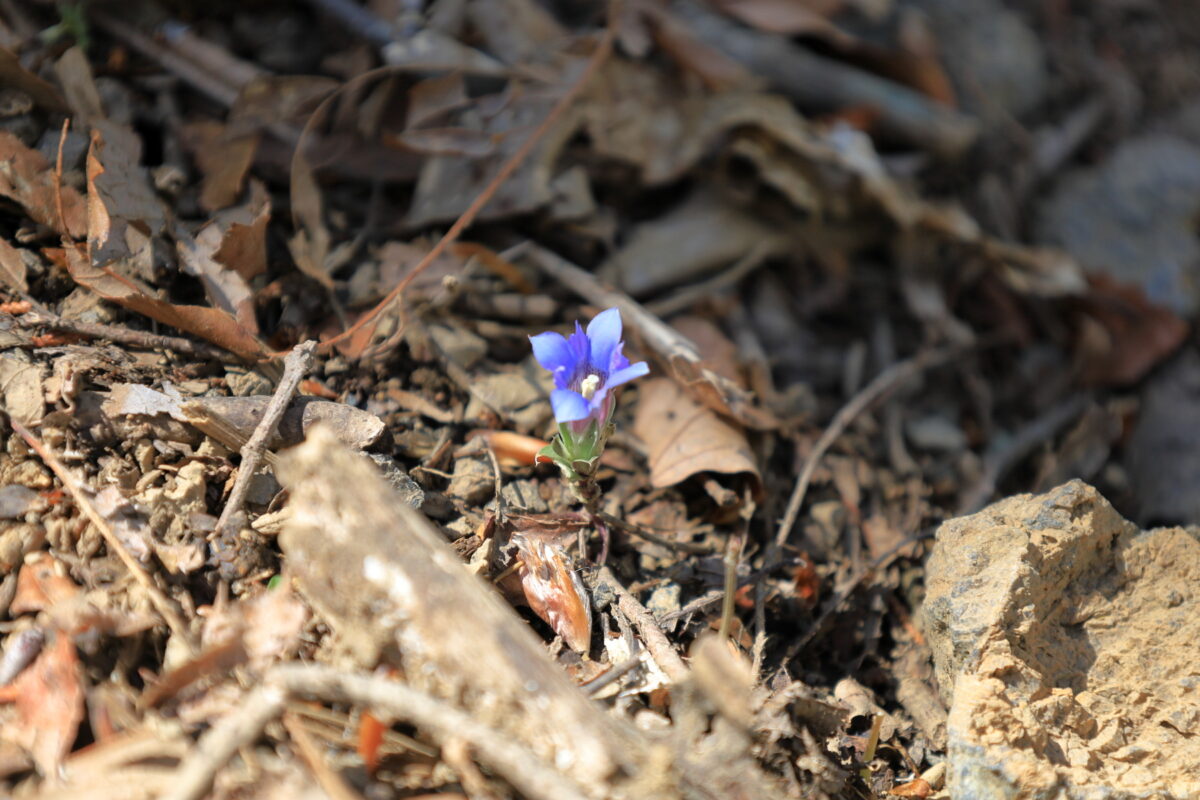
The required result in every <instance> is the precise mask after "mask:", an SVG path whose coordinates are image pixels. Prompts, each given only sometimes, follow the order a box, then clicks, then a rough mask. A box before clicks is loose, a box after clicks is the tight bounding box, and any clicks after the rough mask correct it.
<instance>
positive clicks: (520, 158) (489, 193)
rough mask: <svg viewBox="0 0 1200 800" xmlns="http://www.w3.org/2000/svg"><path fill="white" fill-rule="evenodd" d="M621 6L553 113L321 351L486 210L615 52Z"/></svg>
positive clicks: (380, 308) (397, 291)
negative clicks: (405, 271) (432, 241)
mask: <svg viewBox="0 0 1200 800" xmlns="http://www.w3.org/2000/svg"><path fill="white" fill-rule="evenodd" d="M618 6H619V3H617V2H614V3H613V4H612V5H611V6H610V7H609V22H608V25H607V26H606V27H605V29H604V34H603V35H602V36H601V37H600V42H599V44H597V45H596V50H595V52H593V53H592V57H591V58H590V59H588V63H587V66H586V67H584V69H583V73H582V74H581V75H580V76H579V79H578V80H577V81H575V83H574V84H572V85H571V88H570V89H568V90H567V91H566V93H565V94H564V95H563V96H562V97H561V98H559V100H558V102H557V103H555V105H554V108H552V109H550V113H549V114H547V115H546V118H545V119H544V120H542V124H541V125H539V126H538V127H537V129H536V130H535V131H534V132H533V133H532V134H531V135H530V136H529V138H528V139H526V140H525V142H524V143H523V144H522V145H521V147H520V148H519V149H518V150H517V152H515V153H513V154H512V155H511V156H510V157H509V159H508V161H505V162H504V165H503V166H501V167H500V170H499V171H498V172H497V173H496V177H494V178H492V180H491V182H490V183H488V185H487V186H486V187H484V189H483V191H482V192H480V193H479V195H478V196H477V197H476V198H475V200H474V201H473V202H472V203H471V205H469V206H467V210H466V211H464V212H463V213H462V215H461V216H460V217H459V218H458V219H457V220H455V222H454V224H453V225H451V226H450V229H449V230H448V231H446V233H445V234H443V235H442V238H441V239H439V240H438V242H437V244H435V245H434V246H433V249H432V250H430V251H429V252H428V253H426V254H425V257H424V258H422V259H421V260H420V261H418V262H417V265H416V266H415V267H413V268H412V269H411V270H409V271H408V274H407V275H405V276H404V278H403V279H402V280H401V281H400V282H399V283H398V284H396V288H394V289H392V290H391V291H390V292H388V294H387V297H385V298H383V300H381V301H380V302H379V304H378V305H376V306H375V307H374V308H373V309H371V310H370V311H368V312H367V313H366V314H365V315H363V317H362V318H361V319H359V320H358V321H357V322H355V323H354V324H353V325H351V326H350V327H349V328H347V329H346V330H344V331H342V332H341V333H339V334H338V335H337V336H335V337H333V338H332V339H326V340H325V341H324V342H322V343H321V352H323V353H324V352H328V351H329V350H330V349H331V348H333V347H334V345H337V344H340V343H341V342H343V341H345V340H346V339H348V338H350V337H351V336H353V335H354V334H355V333H357V332H358V331H359V330H361V329H362V328H363V327H365V326H366V325H368V324H369V323H371V322H373V321H374V320H375V319H376V318H377V317H378V316H379V315H380V314H382V313H383V312H384V311H385V310H387V309H388V308H389V307H390V306H391V305H392V303H394V302H395V301H396V299H397V298H399V297H400V295H401V294H402V293H403V292H404V290H405V289H407V288H408V286H409V284H411V283H412V282H413V281H414V280H416V278H417V276H418V275H420V274H421V273H422V272H424V271H425V270H426V269H428V268H429V266H430V265H431V264H433V262H434V261H435V260H436V259H437V257H438V256H440V255H441V254H442V253H443V252H445V250H446V248H447V247H449V246H450V245H451V244H453V243H454V242H455V241H457V240H458V237H459V236H461V235H462V232H463V231H465V230H466V229H467V228H469V227H470V226H471V223H473V222H474V221H475V217H477V216H478V215H479V212H480V211H482V210H483V207H484V206H486V205H487V204H488V201H489V200H491V199H492V197H493V195H495V194H496V192H497V191H499V190H500V187H501V186H502V185H503V184H504V183H505V182H506V181H507V180H508V179H509V178H510V177H512V175H513V173H514V172H516V171H517V168H518V167H520V166H521V164H523V163H524V162H525V159H526V158H528V157H529V154H530V153H532V152H533V148H534V146H535V145H536V144H537V143H538V142H539V141H541V139H542V138H543V137H544V136H545V135H546V134H547V133H548V132H549V131H550V129H551V128H553V127H554V125H555V124H556V123H557V122H558V120H559V118H560V117H562V115H563V114H564V113H565V112H566V110H567V108H569V107H570V106H571V104H572V103H574V102H575V100H576V98H578V97H579V95H580V94H582V93H583V89H584V87H585V86H587V84H588V83H589V82H590V81H591V79H592V76H593V75H595V74H596V72H597V71H598V70H599V69H600V66H601V65H602V64H603V63H604V62H605V61H606V60H608V57H609V55H610V54H611V53H612V44H613V37H614V36H615V35H616V21H617V19H618V18H619V17H620V13H619V7H618Z"/></svg>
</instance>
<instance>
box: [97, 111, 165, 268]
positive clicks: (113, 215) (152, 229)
mask: <svg viewBox="0 0 1200 800" xmlns="http://www.w3.org/2000/svg"><path fill="white" fill-rule="evenodd" d="M141 160H142V142H141V140H140V139H139V138H138V136H137V134H136V133H134V132H133V130H132V129H131V128H128V127H126V126H124V125H117V124H115V123H112V122H108V121H107V120H97V121H96V122H95V127H93V128H92V140H91V146H90V147H89V148H88V154H87V182H88V196H87V212H88V256H89V258H90V259H91V261H92V263H93V264H109V263H112V262H114V261H118V260H122V259H126V258H131V257H134V258H148V257H149V249H150V239H151V238H152V237H154V236H157V235H159V234H161V233H162V230H163V226H164V225H165V224H166V216H165V214H164V213H163V207H162V204H161V203H160V202H159V200H158V198H157V197H156V196H155V195H154V189H153V188H151V186H150V181H149V179H148V178H147V176H146V173H145V170H144V169H143V168H142V166H141ZM131 227H133V228H136V229H137V231H138V232H139V234H140V235H139V236H131V235H128V234H127V231H128V230H129V228H131Z"/></svg>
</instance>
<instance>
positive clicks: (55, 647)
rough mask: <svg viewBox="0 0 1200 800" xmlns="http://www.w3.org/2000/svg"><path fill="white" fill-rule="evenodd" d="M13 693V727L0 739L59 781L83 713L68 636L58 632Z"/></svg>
mask: <svg viewBox="0 0 1200 800" xmlns="http://www.w3.org/2000/svg"><path fill="white" fill-rule="evenodd" d="M12 688H13V690H14V694H15V695H16V701H15V704H16V709H17V722H16V723H15V724H11V725H6V726H5V727H4V730H3V734H2V735H3V736H4V737H5V738H7V739H9V740H10V741H13V742H15V743H17V744H19V745H21V746H22V747H24V748H25V749H26V750H27V751H29V754H30V755H31V756H33V760H34V763H36V764H37V766H38V770H39V771H40V772H41V773H42V775H44V776H47V777H54V776H57V775H58V774H59V767H60V766H61V765H62V761H63V759H64V758H66V755H67V753H69V752H70V750H71V745H72V744H74V743H75V736H76V735H77V734H78V732H79V723H80V722H81V721H83V714H84V706H83V700H84V687H83V681H82V676H81V674H80V669H79V657H78V656H77V655H76V654H75V645H73V644H72V643H71V637H70V636H68V635H66V634H65V633H63V632H61V631H56V632H55V633H54V634H53V638H51V640H50V641H48V642H47V643H46V645H45V647H43V648H42V652H41V655H39V656H38V658H37V660H36V661H34V662H33V664H31V665H30V666H29V667H27V668H26V669H25V671H24V672H22V673H21V674H20V676H19V677H18V678H17V679H16V681H14V682H13V684H12Z"/></svg>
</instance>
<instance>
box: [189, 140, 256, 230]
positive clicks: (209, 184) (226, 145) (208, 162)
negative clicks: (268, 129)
mask: <svg viewBox="0 0 1200 800" xmlns="http://www.w3.org/2000/svg"><path fill="white" fill-rule="evenodd" d="M258 140H259V134H258V133H257V132H252V133H243V132H238V131H230V130H229V127H228V126H226V125H223V124H221V123H220V122H215V121H213V120H203V121H200V122H193V123H191V124H189V125H187V126H185V127H184V130H183V142H184V145H185V146H186V147H187V148H188V149H189V150H191V151H192V156H193V157H194V158H195V159H196V166H197V167H199V169H200V172H201V174H202V175H203V176H204V178H203V180H202V181H201V184H200V207H201V208H203V209H204V210H205V211H217V210H219V209H222V208H226V207H228V206H231V205H233V204H234V203H236V202H237V199H238V198H239V197H241V194H242V188H243V187H244V186H245V184H246V175H247V174H248V173H249V172H250V166H251V165H252V164H253V163H254V154H255V153H256V152H257V151H258Z"/></svg>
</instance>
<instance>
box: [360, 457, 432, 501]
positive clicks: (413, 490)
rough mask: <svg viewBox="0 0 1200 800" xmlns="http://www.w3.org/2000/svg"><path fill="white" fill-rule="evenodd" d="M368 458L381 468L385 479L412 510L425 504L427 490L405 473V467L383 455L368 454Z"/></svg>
mask: <svg viewBox="0 0 1200 800" xmlns="http://www.w3.org/2000/svg"><path fill="white" fill-rule="evenodd" d="M367 458H369V459H371V461H372V462H374V464H375V466H377V467H379V471H380V473H381V474H382V475H383V479H384V480H385V481H387V483H388V485H389V486H391V487H392V488H393V489H395V490H396V494H398V495H400V499H401V500H403V501H404V502H405V503H406V504H408V505H409V506H410V507H411V508H420V507H421V506H422V505H423V504H424V503H425V490H424V489H422V488H421V486H420V484H418V483H417V482H416V481H414V480H413V479H412V478H411V477H409V475H408V473H407V472H405V471H404V467H402V466H400V465H399V464H397V463H396V460H395V459H394V458H392V457H391V456H385V455H383V454H382V453H367Z"/></svg>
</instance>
